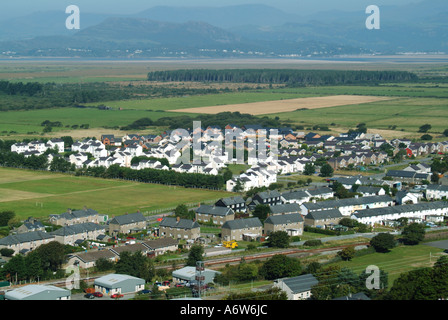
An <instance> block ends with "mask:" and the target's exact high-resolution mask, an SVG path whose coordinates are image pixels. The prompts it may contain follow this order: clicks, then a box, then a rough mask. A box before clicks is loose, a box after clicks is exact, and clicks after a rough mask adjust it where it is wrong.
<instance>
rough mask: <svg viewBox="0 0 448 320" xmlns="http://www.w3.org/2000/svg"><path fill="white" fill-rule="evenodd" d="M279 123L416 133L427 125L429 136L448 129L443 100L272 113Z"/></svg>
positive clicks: (429, 99) (447, 117) (416, 99)
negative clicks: (363, 127)
mask: <svg viewBox="0 0 448 320" xmlns="http://www.w3.org/2000/svg"><path fill="white" fill-rule="evenodd" d="M270 116H272V117H275V116H278V117H279V118H280V120H283V121H291V122H292V123H295V124H301V125H303V126H313V125H315V124H319V125H327V126H330V127H342V128H354V127H356V125H357V124H359V123H365V124H366V125H367V127H368V128H375V129H384V130H387V129H391V128H393V127H394V126H395V127H394V130H395V131H397V134H399V132H400V131H401V130H402V131H406V132H413V133H416V132H417V131H418V129H419V127H420V126H422V125H423V124H426V123H429V124H431V126H432V129H431V130H430V132H429V133H433V132H435V133H436V135H437V134H440V133H442V132H443V131H444V130H445V129H447V128H448V124H447V119H448V107H447V105H446V100H445V99H438V98H398V99H393V100H389V101H379V102H372V103H366V104H360V105H350V106H339V107H332V108H326V109H314V110H300V111H293V112H285V113H278V114H271V115H270Z"/></svg>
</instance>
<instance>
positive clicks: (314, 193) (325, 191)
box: [306, 187, 333, 197]
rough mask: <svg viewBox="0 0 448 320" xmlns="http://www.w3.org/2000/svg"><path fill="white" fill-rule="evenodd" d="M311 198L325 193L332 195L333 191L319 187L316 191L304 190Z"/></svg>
mask: <svg viewBox="0 0 448 320" xmlns="http://www.w3.org/2000/svg"><path fill="white" fill-rule="evenodd" d="M306 191H307V192H308V193H309V194H310V195H311V196H312V197H314V196H318V195H321V194H325V193H333V189H331V188H329V187H320V188H316V189H308V190H306Z"/></svg>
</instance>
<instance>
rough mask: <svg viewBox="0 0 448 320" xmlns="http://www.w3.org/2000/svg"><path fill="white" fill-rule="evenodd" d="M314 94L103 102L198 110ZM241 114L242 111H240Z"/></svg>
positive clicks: (264, 92) (133, 107)
mask: <svg viewBox="0 0 448 320" xmlns="http://www.w3.org/2000/svg"><path fill="white" fill-rule="evenodd" d="M313 96H316V94H300V93H289V92H273V91H270V90H254V91H245V92H232V93H221V94H206V95H194V96H184V97H180V98H179V97H176V98H153V99H134V100H122V101H105V102H102V104H105V105H107V106H109V107H112V108H122V109H124V110H153V111H156V110H177V109H188V108H200V107H209V106H223V105H229V104H241V103H251V102H264V101H275V100H282V99H285V100H286V99H295V98H303V97H313ZM99 104H100V103H91V104H88V105H90V106H96V105H99ZM241 112H242V113H243V112H244V110H241Z"/></svg>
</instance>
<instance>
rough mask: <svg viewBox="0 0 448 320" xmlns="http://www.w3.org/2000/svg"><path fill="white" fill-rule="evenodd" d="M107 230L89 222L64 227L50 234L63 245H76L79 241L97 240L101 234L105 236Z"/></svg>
mask: <svg viewBox="0 0 448 320" xmlns="http://www.w3.org/2000/svg"><path fill="white" fill-rule="evenodd" d="M105 233H106V229H105V227H104V226H101V225H99V224H96V223H92V222H87V223H80V224H74V225H71V226H65V227H62V228H60V229H58V230H56V231H52V232H50V233H49V234H50V235H52V236H54V238H55V240H56V241H58V242H59V243H62V244H68V245H74V244H75V242H77V241H78V240H81V241H84V240H97V237H98V236H99V235H101V234H105Z"/></svg>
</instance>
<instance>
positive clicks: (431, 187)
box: [426, 184, 448, 192]
mask: <svg viewBox="0 0 448 320" xmlns="http://www.w3.org/2000/svg"><path fill="white" fill-rule="evenodd" d="M426 190H436V191H442V192H448V186H445V185H441V184H440V185H439V184H430V185H428V186H427V187H426Z"/></svg>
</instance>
